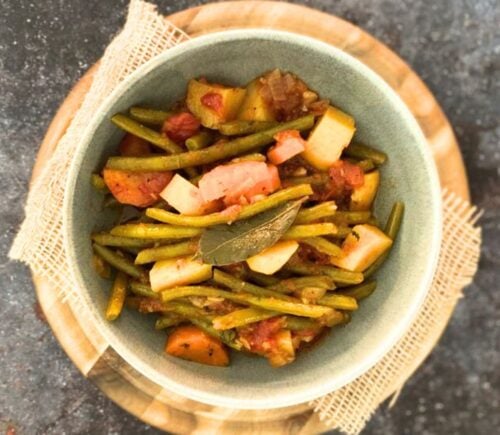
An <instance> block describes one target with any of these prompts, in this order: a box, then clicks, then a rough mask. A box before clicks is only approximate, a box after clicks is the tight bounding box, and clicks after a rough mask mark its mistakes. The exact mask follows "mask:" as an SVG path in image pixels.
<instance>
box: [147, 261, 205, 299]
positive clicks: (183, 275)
mask: <svg viewBox="0 0 500 435" xmlns="http://www.w3.org/2000/svg"><path fill="white" fill-rule="evenodd" d="M211 276H212V266H210V265H209V264H203V263H202V262H201V261H199V260H192V259H191V257H183V258H172V259H169V260H162V261H157V262H156V263H155V265H154V266H153V268H152V269H151V271H150V272H149V278H150V280H151V288H152V289H153V291H155V292H159V291H162V290H165V289H168V288H171V287H176V286H180V285H187V284H194V283H197V282H201V281H205V280H207V279H209V278H210V277H211Z"/></svg>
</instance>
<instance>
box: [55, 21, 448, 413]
mask: <svg viewBox="0 0 500 435" xmlns="http://www.w3.org/2000/svg"><path fill="white" fill-rule="evenodd" d="M277 67H278V68H281V69H283V70H289V71H292V72H294V73H296V74H297V75H299V76H300V77H301V78H302V79H304V80H305V81H306V83H308V85H309V86H310V87H311V88H312V89H314V90H317V91H319V92H320V94H321V95H322V96H323V97H325V98H328V99H330V100H331V102H332V104H334V105H335V106H338V107H340V108H341V109H343V110H344V111H346V112H348V113H349V114H351V115H352V116H354V118H355V119H356V124H357V132H356V138H357V139H358V140H360V141H362V142H364V143H367V144H369V145H373V146H375V147H377V148H379V149H381V150H383V151H385V152H386V153H387V154H388V155H389V161H388V163H386V164H385V165H384V166H383V168H382V183H381V187H380V191H379V194H378V199H377V201H376V206H375V212H376V214H377V216H379V217H380V218H381V219H385V218H386V217H387V215H388V213H389V211H390V208H391V206H392V204H393V202H394V201H396V200H403V201H404V202H405V204H406V212H405V217H404V221H403V225H402V227H401V230H400V234H399V237H398V239H397V241H396V243H395V245H394V247H393V249H392V252H391V255H390V256H389V259H388V260H387V261H386V263H385V265H384V266H383V268H382V269H381V270H380V271H379V272H378V275H377V279H378V283H379V284H378V288H377V290H376V291H375V293H374V294H373V295H372V296H371V297H370V298H368V299H367V300H366V301H364V302H363V303H362V305H361V308H360V309H359V311H357V312H356V313H355V315H354V316H353V320H352V322H351V323H350V324H349V325H347V327H342V328H336V329H334V330H332V331H331V332H330V333H329V334H328V335H327V336H326V337H325V338H324V339H323V340H321V342H320V343H319V344H318V345H316V346H314V347H313V348H312V349H311V350H309V351H306V352H303V353H302V354H300V355H299V356H298V358H297V360H296V361H295V362H294V363H293V364H290V365H288V366H285V367H282V368H279V369H274V368H272V367H270V366H269V365H268V363H267V362H266V361H265V360H264V359H263V358H254V357H249V356H245V355H241V354H239V355H232V361H231V365H230V366H229V367H227V368H214V367H210V366H203V365H200V364H196V363H192V362H188V361H183V360H180V359H177V358H173V357H170V356H168V355H166V354H165V353H164V352H163V348H164V343H165V333H164V332H159V331H155V330H154V327H153V319H149V318H146V317H147V316H142V315H137V313H134V312H130V311H129V310H124V312H123V313H122V315H121V317H120V318H119V319H118V320H117V321H115V322H112V323H110V322H107V321H106V320H105V318H104V310H105V306H106V303H107V295H108V289H109V287H110V283H109V281H106V280H102V279H100V278H99V277H98V276H97V274H96V273H95V272H94V270H93V269H92V267H91V256H92V249H91V243H90V239H89V235H90V233H91V232H92V231H95V230H96V229H101V228H105V227H106V226H109V225H110V224H111V222H112V218H113V216H112V214H113V213H112V212H110V211H109V210H108V211H106V212H105V213H103V211H102V197H101V196H100V195H99V194H98V193H96V192H94V190H93V189H92V187H91V183H90V182H89V180H90V175H91V173H92V172H94V171H96V170H98V169H99V168H101V167H102V165H103V164H104V162H105V161H106V158H107V157H108V156H109V155H111V154H113V153H115V151H116V147H117V144H118V143H119V141H120V139H121V137H122V135H123V133H122V132H121V131H119V130H118V128H116V127H115V126H114V125H113V124H112V123H111V122H110V116H111V115H113V114H115V113H117V112H121V111H125V110H127V109H128V108H129V107H130V106H132V105H138V104H141V105H146V106H152V107H169V105H171V104H172V103H174V102H175V101H177V100H179V99H180V98H181V97H182V96H183V94H184V92H185V89H186V84H187V82H188V80H189V79H190V78H193V77H199V76H205V77H207V78H208V79H210V80H214V81H220V82H223V83H229V84H235V85H244V84H245V83H247V82H248V81H249V80H250V79H252V78H254V77H255V76H257V75H259V74H262V73H264V72H266V71H268V70H271V69H273V68H277ZM66 192H67V195H66V198H65V203H64V210H63V212H64V227H65V236H66V248H67V253H68V258H69V263H70V265H71V270H72V274H73V275H74V278H75V280H76V283H77V285H78V286H79V290H80V294H81V299H82V302H83V305H84V307H85V308H84V309H85V311H86V313H85V314H86V315H87V317H88V319H89V321H91V322H93V323H94V326H95V327H96V328H97V329H98V331H99V332H100V333H101V334H102V335H103V336H104V337H105V339H106V340H107V341H108V342H109V344H110V345H111V346H112V347H113V349H114V350H115V351H116V352H117V353H118V354H119V355H120V356H121V357H122V358H123V359H124V360H125V361H127V362H128V363H129V364H130V365H131V366H132V367H133V368H134V369H136V370H137V371H138V372H140V373H141V374H142V375H144V376H146V377H147V378H149V379H151V380H152V381H154V382H155V383H157V384H158V385H160V386H161V387H163V388H166V389H167V390H171V391H175V392H176V393H178V394H181V395H183V396H185V397H188V398H190V399H194V400H197V401H200V402H204V403H208V404H211V405H214V406H225V407H230V408H239V409H270V408H278V407H283V406H289V405H294V404H298V403H303V402H306V401H309V400H312V399H315V398H317V397H319V396H321V395H323V394H326V393H329V392H331V391H333V390H336V389H338V388H340V387H342V386H344V385H345V384H347V383H348V382H350V381H352V380H354V379H355V378H356V377H358V376H359V375H361V374H362V373H364V372H365V371H366V370H368V369H369V368H370V367H372V366H373V365H374V364H375V363H376V362H377V361H379V360H380V359H381V358H382V357H383V355H384V354H385V353H386V352H387V351H388V350H389V349H390V348H391V347H392V346H393V345H394V344H395V343H396V342H397V340H398V339H400V338H401V337H402V335H403V334H404V332H405V331H406V330H407V328H408V327H409V325H410V323H411V321H412V320H413V319H414V317H415V315H416V313H417V312H418V310H419V307H420V306H421V304H422V302H423V300H424V298H425V296H426V293H427V291H428V289H429V286H430V284H431V279H432V277H433V273H434V270H435V267H436V263H437V257H438V253H439V247H440V237H441V232H440V231H441V214H440V213H441V212H440V210H441V196H440V187H439V180H438V177H437V173H436V169H435V165H434V162H433V159H432V156H431V154H430V151H429V149H428V145H427V143H426V140H425V138H424V136H423V134H422V132H421V130H420V128H419V126H418V124H417V122H416V121H415V119H414V118H413V116H412V115H411V113H410V112H409V110H408V109H407V107H406V106H405V105H404V103H403V102H402V101H401V100H400V99H399V97H398V96H397V95H396V94H395V93H394V92H393V91H392V89H391V88H390V87H389V86H388V85H387V84H386V83H385V82H384V81H383V80H382V79H381V78H380V77H379V76H377V75H376V74H375V73H374V72H372V71H371V70H370V69H369V68H367V67H366V66H364V65H363V64H362V63H360V62H359V61H357V60H355V59H354V58H352V57H350V56H349V55H347V54H346V53H344V52H342V51H341V50H339V49H336V48H334V47H332V46H330V45H327V44H325V43H322V42H319V41H317V40H315V39H311V38H307V37H303V36H298V35H296V34H291V33H286V32H280V31H272V30H235V31H228V32H222V33H215V34H209V35H207V36H202V37H198V38H196V39H193V40H191V41H188V42H185V43H183V44H182V45H180V46H178V47H175V48H172V49H170V50H168V51H167V52H165V53H163V54H161V55H159V56H157V57H155V58H154V59H152V60H150V61H149V62H148V63H146V64H145V65H143V66H142V67H140V68H139V69H137V70H136V71H135V72H134V73H132V74H131V75H130V76H129V77H127V78H126V79H125V80H124V81H123V82H122V83H120V84H119V85H118V86H117V88H116V89H115V90H114V92H113V93H112V94H111V95H110V96H109V98H107V99H106V101H105V102H104V103H103V104H102V106H101V107H100V109H99V110H98V111H97V112H96V113H95V115H94V116H93V119H92V122H91V123H90V124H89V126H88V128H87V129H86V131H85V132H84V133H83V136H82V140H81V143H80V144H79V145H78V147H77V151H76V153H75V156H74V160H73V162H72V165H71V168H70V172H69V179H68V184H67V189H66Z"/></svg>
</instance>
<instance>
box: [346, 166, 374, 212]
mask: <svg viewBox="0 0 500 435" xmlns="http://www.w3.org/2000/svg"><path fill="white" fill-rule="evenodd" d="M379 184H380V172H379V171H373V172H369V173H368V174H365V176H364V182H363V185H362V186H359V187H355V188H354V191H353V192H352V194H351V203H350V205H349V209H350V210H352V211H364V210H370V209H371V207H372V204H373V201H374V200H375V196H376V195H377V191H378V186H379Z"/></svg>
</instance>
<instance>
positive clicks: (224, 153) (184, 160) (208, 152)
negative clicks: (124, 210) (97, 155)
mask: <svg viewBox="0 0 500 435" xmlns="http://www.w3.org/2000/svg"><path fill="white" fill-rule="evenodd" d="M313 124H314V116H313V115H306V116H304V117H302V118H298V119H295V120H293V121H289V122H284V123H282V124H279V125H277V126H276V127H273V128H270V129H269V130H264V131H261V132H258V133H254V134H251V135H249V136H243V137H240V138H237V139H234V140H231V141H229V142H225V143H221V144H214V145H211V146H209V147H207V148H204V149H202V150H198V151H188V152H185V153H180V154H177V155H171V156H151V157H110V158H109V159H108V162H107V164H106V165H107V167H108V168H112V169H121V170H129V171H170V170H175V169H183V168H188V167H192V166H199V165H205V164H208V163H213V162H215V161H217V160H222V159H226V158H230V157H235V156H237V155H239V154H244V153H246V152H248V151H251V150H254V149H257V148H260V147H263V146H265V145H268V144H270V143H271V142H272V141H273V140H274V139H273V136H274V135H275V134H276V133H279V132H280V131H283V130H290V129H296V130H309V129H310V128H311V127H312V126H313Z"/></svg>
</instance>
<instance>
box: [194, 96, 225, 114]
mask: <svg viewBox="0 0 500 435" xmlns="http://www.w3.org/2000/svg"><path fill="white" fill-rule="evenodd" d="M200 101H201V104H203V105H204V106H205V107H208V108H209V109H212V110H214V111H215V112H217V113H219V114H220V113H221V112H222V108H223V101H222V95H221V94H218V93H217V92H209V93H208V94H205V95H203V97H201V98H200Z"/></svg>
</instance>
